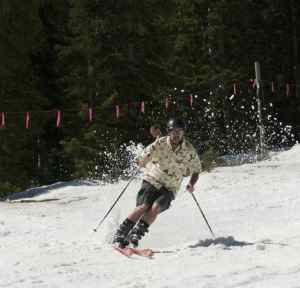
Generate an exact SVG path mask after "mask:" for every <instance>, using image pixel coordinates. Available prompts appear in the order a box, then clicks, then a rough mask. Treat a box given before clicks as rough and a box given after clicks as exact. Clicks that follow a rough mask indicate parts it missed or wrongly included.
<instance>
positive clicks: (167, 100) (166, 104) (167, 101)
mask: <svg viewBox="0 0 300 288" xmlns="http://www.w3.org/2000/svg"><path fill="white" fill-rule="evenodd" d="M165 106H166V110H168V109H169V97H166V102H165Z"/></svg>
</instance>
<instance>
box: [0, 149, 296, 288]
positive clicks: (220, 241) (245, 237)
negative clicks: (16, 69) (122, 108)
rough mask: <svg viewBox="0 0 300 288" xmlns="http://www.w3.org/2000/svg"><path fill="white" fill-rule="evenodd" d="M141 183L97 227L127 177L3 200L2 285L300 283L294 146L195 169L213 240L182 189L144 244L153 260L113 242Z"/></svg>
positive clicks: (136, 287) (117, 287)
mask: <svg viewBox="0 0 300 288" xmlns="http://www.w3.org/2000/svg"><path fill="white" fill-rule="evenodd" d="M16 177H17V175H16ZM140 183H141V180H140V179H137V180H136V181H135V182H132V183H131V185H130V186H129V188H128V190H127V191H126V193H125V194H124V196H123V197H122V198H121V200H120V202H119V203H118V204H117V205H116V207H115V208H114V209H113V210H112V213H111V214H110V216H109V217H108V218H107V220H106V221H105V222H104V223H103V225H102V226H101V227H100V228H99V229H98V232H96V233H95V232H94V231H93V228H95V227H96V226H97V224H98V223H99V220H101V218H102V217H103V215H104V214H105V213H106V212H107V210H108V209H109V207H110V206H111V205H112V203H113V202H114V200H115V199H116V197H117V196H118V194H119V193H120V192H121V190H122V189H123V187H124V186H125V185H126V182H122V183H118V184H115V185H105V186H101V185H97V184H96V183H92V182H72V183H57V184H55V185H52V186H48V187H40V188H36V189H33V190H30V191H25V192H24V193H21V194H19V195H18V196H15V197H13V198H12V200H11V201H7V202H0V287H14V288H17V287H22V288H35V287H36V288H43V287H51V288H52V287H53V288H54V287H59V288H62V287H64V288H68V287H72V288H74V287H86V288H96V287H97V288H99V287H101V288H102V287H103V288H110V287H114V288H142V287H151V288H152V287H154V288H155V287H164V288H167V287H176V288H182V287H189V288H194V287H197V288H199V287H203V288H204V287H206V288H216V287H222V288H227V287H242V288H243V287H266V288H270V287H272V288H276V287H278V288H282V287H289V288H291V287H300V195H299V186H300V145H296V146H294V147H293V148H292V149H291V150H289V151H286V152H281V153H278V154H274V155H272V157H271V159H269V160H266V161H263V162H257V163H255V164H247V165H242V166H235V167H223V168H217V169H215V170H213V171H212V172H210V173H203V174H202V175H201V177H200V180H199V182H198V184H197V186H196V192H195V195H196V197H197V199H198V200H199V202H200V205H201V207H202V209H203V211H204V213H205V215H206V216H207V219H208V222H209V223H210V225H211V227H212V229H213V231H214V233H215V234H216V238H215V239H213V237H212V235H211V234H210V232H209V229H208V228H207V226H206V224H205V222H204V220H203V218H202V216H201V214H200V212H199V210H198V208H197V206H196V205H195V202H194V201H193V198H192V197H191V195H190V194H189V193H188V192H184V189H183V188H182V191H181V192H180V193H179V195H178V197H177V198H176V200H175V201H174V202H173V205H172V208H171V209H169V210H168V211H166V212H165V213H163V214H161V215H160V217H159V218H158V219H157V222H155V223H154V224H153V226H151V229H150V233H149V234H148V235H147V236H146V237H145V239H144V240H143V241H142V243H141V245H142V247H148V248H153V249H154V250H156V251H158V252H161V253H156V254H155V255H154V257H153V258H152V259H148V258H142V257H140V256H135V257H133V258H132V259H129V258H126V257H124V256H122V255H121V254H119V253H118V252H116V251H115V250H113V249H112V248H111V247H110V245H109V241H110V240H111V236H112V233H113V231H114V229H115V228H116V227H117V224H118V223H119V222H120V221H122V220H123V219H124V218H125V217H126V215H127V213H128V212H129V211H130V210H131V209H132V208H133V207H134V204H135V203H134V202H135V196H136V192H137V190H138V189H139V186H140ZM183 187H184V186H183ZM163 252H164V253H163Z"/></svg>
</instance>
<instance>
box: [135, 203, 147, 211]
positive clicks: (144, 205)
mask: <svg viewBox="0 0 300 288" xmlns="http://www.w3.org/2000/svg"><path fill="white" fill-rule="evenodd" d="M148 209H149V205H148V204H146V203H143V204H141V205H139V206H136V207H135V210H136V211H139V212H146V211H147V210H148Z"/></svg>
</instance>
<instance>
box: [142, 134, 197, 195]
mask: <svg viewBox="0 0 300 288" xmlns="http://www.w3.org/2000/svg"><path fill="white" fill-rule="evenodd" d="M138 160H141V161H144V162H145V163H147V164H146V167H145V170H144V176H143V179H144V180H146V181H148V182H149V183H151V184H152V185H153V186H155V187H156V188H157V189H160V188H161V187H162V186H164V187H165V188H167V189H168V190H170V191H172V192H173V193H174V196H176V193H177V191H178V190H179V188H180V185H181V182H182V179H183V177H185V176H190V175H192V174H193V173H200V172H201V162H200V159H199V156H198V154H197V152H196V150H195V148H194V147H193V145H192V144H191V143H190V142H189V141H188V140H187V139H185V138H184V140H183V142H182V143H181V144H180V145H178V146H177V147H176V149H175V150H173V147H172V145H171V143H170V137H169V136H165V137H161V138H159V139H157V140H156V141H155V142H153V143H152V144H150V145H149V146H147V147H146V148H145V149H144V151H143V153H142V154H141V155H140V156H139V157H138Z"/></svg>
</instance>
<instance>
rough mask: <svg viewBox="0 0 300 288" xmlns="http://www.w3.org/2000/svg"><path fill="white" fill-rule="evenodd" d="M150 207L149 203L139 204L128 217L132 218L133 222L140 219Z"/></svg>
mask: <svg viewBox="0 0 300 288" xmlns="http://www.w3.org/2000/svg"><path fill="white" fill-rule="evenodd" d="M148 209H149V205H146V204H142V205H140V206H137V207H136V208H135V209H134V210H133V211H132V212H131V213H130V214H129V215H128V217H127V218H128V219H130V220H131V221H133V222H136V221H138V220H139V219H140V218H141V217H142V216H143V215H144V214H145V212H146V211H147V210H148Z"/></svg>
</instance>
